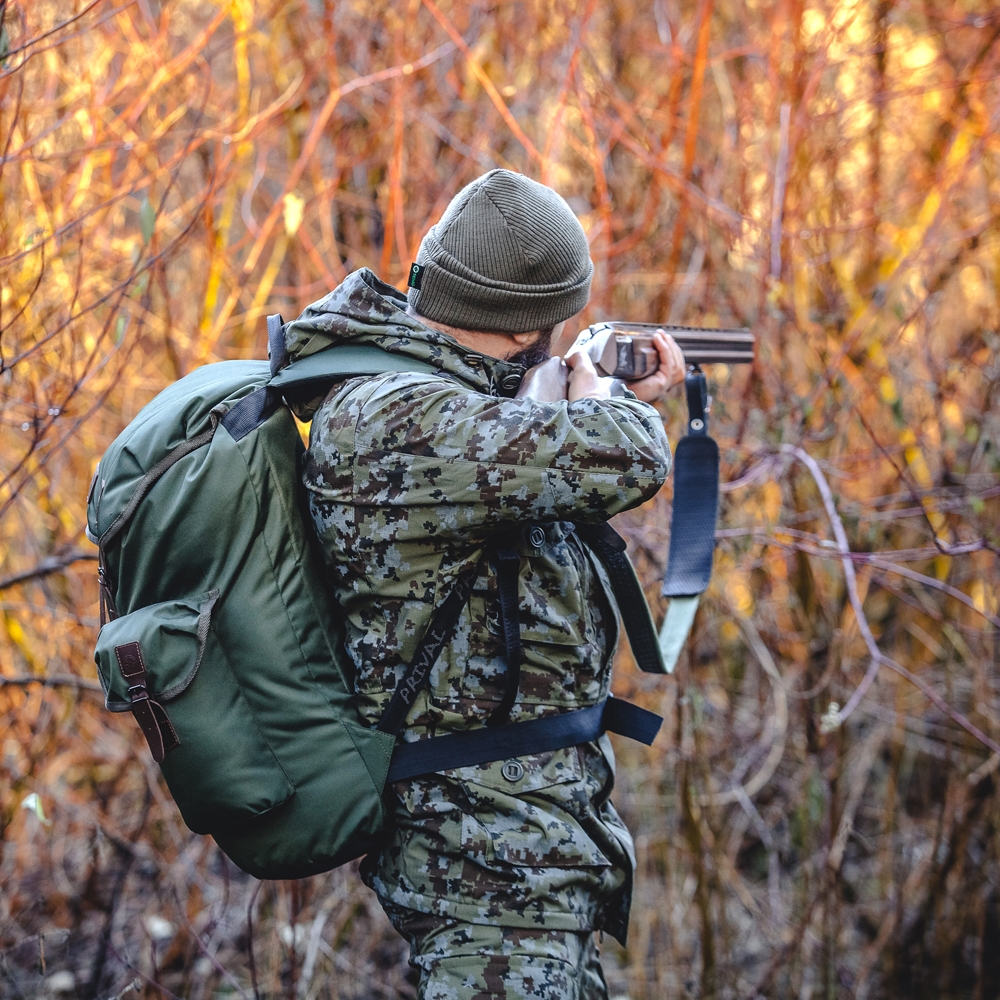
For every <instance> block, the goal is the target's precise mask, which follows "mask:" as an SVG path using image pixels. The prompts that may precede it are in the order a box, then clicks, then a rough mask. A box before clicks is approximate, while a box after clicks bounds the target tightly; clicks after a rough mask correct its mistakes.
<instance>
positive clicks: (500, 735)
mask: <svg viewBox="0 0 1000 1000" xmlns="http://www.w3.org/2000/svg"><path fill="white" fill-rule="evenodd" d="M662 722H663V719H661V718H660V716H658V715H657V714H656V713H655V712H648V711H646V709H644V708H640V707H639V706H638V705H633V704H632V703H631V702H628V701H621V700H620V699H619V698H607V699H605V700H604V701H602V702H599V703H598V704H597V705H592V706H591V707H590V708H580V709H577V710H576V711H573V712H564V713H563V714H561V715H550V716H548V717H547V718H544V719H532V720H531V721H529V722H508V723H506V724H505V725H502V726H491V727H489V728H484V729H471V730H469V731H468V732H465V733H452V734H451V735H448V736H435V737H434V738H433V739H426V740H417V741H416V742H415V743H400V744H399V745H398V746H397V747H396V749H395V752H394V753H393V755H392V763H391V764H390V765H389V775H388V778H387V779H386V780H387V781H404V780H406V779H407V778H416V777H419V776H420V775H422V774H431V773H433V772H434V771H445V770H450V769H451V768H453V767H471V766H472V765H474V764H487V763H489V762H490V761H494V760H506V759H508V758H510V757H525V756H527V755H528V754H533V753H545V752H547V751H549V750H561V749H563V747H572V746H576V745H577V744H579V743H590V742H592V741H593V740H596V739H597V738H598V737H599V736H600V735H601V733H604V732H609V733H618V734H619V735H621V736H628V737H629V738H630V739H633V740H638V741H639V742H640V743H645V744H646V745H647V746H649V745H650V744H652V742H653V740H654V739H655V738H656V734H657V732H659V729H660V725H661V724H662Z"/></svg>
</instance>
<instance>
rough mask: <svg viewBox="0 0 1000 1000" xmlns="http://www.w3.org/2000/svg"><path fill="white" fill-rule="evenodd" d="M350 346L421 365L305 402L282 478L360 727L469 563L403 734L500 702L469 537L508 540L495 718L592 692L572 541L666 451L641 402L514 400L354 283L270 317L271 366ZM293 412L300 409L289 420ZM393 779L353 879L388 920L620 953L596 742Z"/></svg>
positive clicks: (494, 630) (651, 475) (491, 373)
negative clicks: (492, 930) (571, 938)
mask: <svg viewBox="0 0 1000 1000" xmlns="http://www.w3.org/2000/svg"><path fill="white" fill-rule="evenodd" d="M345 341H353V342H355V343H368V344H374V345H376V346H378V347H380V348H382V349H383V350H386V351H389V352H393V353H396V354H399V355H403V356H406V357H411V358H416V359H419V360H420V361H423V362H427V363H430V364H431V365H432V366H433V367H434V368H435V369H436V370H437V373H436V374H426V373H422V374H417V373H404V374H392V375H380V376H375V377H371V376H368V377H364V378H354V379H350V380H348V381H346V382H344V383H342V384H340V385H338V386H336V387H335V388H334V390H333V391H332V392H331V393H330V394H329V395H328V396H327V398H326V399H325V400H324V401H322V404H321V405H319V408H318V409H317V410H316V412H315V415H314V417H313V420H312V427H311V430H310V445H309V451H308V455H307V461H306V467H305V471H304V481H305V485H306V488H307V491H308V496H309V505H310V511H311V514H312V519H313V523H314V526H315V528H316V530H317V532H318V534H319V538H320V541H321V544H322V549H323V552H324V556H325V559H326V561H327V566H328V569H329V573H330V577H331V581H332V584H333V588H334V590H335V593H336V596H337V599H338V601H339V603H340V605H341V606H342V608H343V609H344V611H345V613H346V620H347V649H348V652H349V654H350V656H351V657H352V659H353V661H354V664H355V666H356V668H357V681H356V684H357V694H358V704H359V708H360V710H361V713H362V715H363V716H364V717H365V719H366V720H367V721H368V722H369V723H370V724H372V725H374V724H375V723H376V722H377V721H378V719H379V717H380V715H381V713H382V711H383V709H384V708H385V705H386V704H387V702H388V700H389V698H390V697H391V694H392V692H393V690H394V689H395V687H396V684H397V683H398V681H399V679H400V677H401V676H402V673H403V670H404V665H405V664H406V663H407V662H408V661H409V659H410V658H411V657H412V655H413V653H414V651H415V649H416V647H417V644H418V643H419V640H420V638H421V636H422V635H423V633H424V631H425V630H426V628H427V626H428V624H429V622H430V619H431V616H432V614H433V611H434V609H435V607H436V606H437V605H438V604H440V602H441V601H442V600H443V599H444V597H445V596H446V595H447V593H448V592H449V591H450V589H451V587H452V586H453V585H454V582H455V580H456V578H457V577H458V576H459V575H460V574H461V573H462V572H463V570H465V569H466V568H467V567H470V568H471V567H472V566H475V565H476V564H477V563H478V564H479V565H480V569H479V572H478V577H477V580H476V582H475V585H474V587H473V591H472V595H471V597H470V600H469V602H468V605H467V607H466V608H465V611H464V613H463V614H462V616H461V617H460V619H459V622H458V626H457V628H456V631H455V635H454V638H453V640H452V641H451V643H450V644H449V645H448V646H447V647H446V648H445V650H444V651H443V652H442V654H441V655H440V657H439V658H438V660H437V662H436V663H435V665H434V667H433V669H432V672H431V677H430V685H429V688H428V689H427V690H426V691H424V692H423V693H422V694H421V695H420V696H418V698H417V701H416V702H415V704H414V706H413V708H412V709H411V711H410V714H409V716H408V721H407V727H408V728H407V729H406V731H405V732H404V734H403V735H404V738H406V739H410V740H412V739H419V738H423V737H433V736H434V735H436V734H437V733H439V732H443V731H449V730H457V729H463V728H468V727H470V726H479V725H481V724H482V723H483V721H484V720H485V718H486V717H487V716H488V715H489V713H490V712H491V711H492V710H493V709H494V708H495V707H496V705H497V704H498V702H499V701H500V699H501V698H502V696H503V691H504V679H505V678H504V674H505V663H504V646H503V641H502V633H501V627H500V621H499V607H498V605H499V601H498V597H497V586H496V579H495V576H494V573H493V570H492V568H491V567H490V565H489V561H488V560H482V559H481V556H482V554H483V549H484V546H485V545H487V544H488V543H489V542H490V540H491V539H492V538H493V537H494V536H495V535H496V534H497V533H498V532H501V531H514V532H517V533H518V549H519V552H520V555H521V557H522V558H521V567H520V576H519V587H518V591H519V592H518V598H519V609H518V610H519V618H520V625H521V641H522V646H523V659H522V665H521V675H520V683H519V686H518V696H517V701H516V702H515V704H514V708H513V711H512V712H511V721H513V722H518V721H524V720H526V719H529V718H532V717H536V716H542V715H547V714H552V713H556V712H563V711H566V710H568V709H572V708H579V707H585V706H588V705H592V704H595V703H596V702H598V701H600V700H601V699H602V698H604V697H605V696H606V695H607V693H608V688H609V684H610V673H611V662H612V658H613V655H614V650H615V646H616V643H617V640H618V619H617V614H616V609H615V607H614V601H613V597H612V594H611V589H610V585H609V582H608V579H607V577H606V574H605V572H604V569H603V567H602V566H601V565H600V563H599V562H598V561H597V560H596V558H594V557H592V556H591V554H590V552H589V550H588V549H586V548H585V547H584V546H583V545H582V544H581V542H580V541H579V539H578V538H577V536H576V535H575V534H574V533H573V531H572V528H573V522H581V523H582V522H600V521H604V520H607V519H608V518H610V517H611V516H613V515H614V514H616V513H618V512H619V511H622V510H626V509H628V508H630V507H634V506H636V505H637V504H639V503H641V502H642V501H643V500H645V499H647V498H648V497H650V496H652V495H653V494H654V493H655V492H656V491H657V490H658V489H659V487H660V486H661V484H662V483H663V481H664V479H665V478H666V476H667V473H668V471H669V463H670V453H669V448H668V445H667V441H666V437H665V435H664V432H663V425H662V422H661V420H660V417H659V415H658V414H657V412H656V410H655V409H653V408H652V407H651V406H648V405H647V404H645V403H642V402H639V401H638V400H637V399H635V398H634V397H632V396H631V394H628V395H626V396H625V397H620V398H615V399H610V400H594V399H583V400H579V401H577V402H573V403H569V402H566V401H562V402H556V403H540V402H534V401H530V400H518V399H514V398H513V396H514V393H516V391H517V388H518V386H519V384H520V380H521V376H522V375H523V369H521V368H519V367H518V366H516V365H513V364H510V363H508V362H503V361H498V360H495V359H492V358H488V357H483V356H479V355H475V354H473V353H472V352H470V351H469V350H467V349H465V348H463V347H461V346H460V345H459V344H457V343H456V342H455V341H454V340H453V339H452V338H450V337H448V336H447V335H445V334H443V333H440V332H438V331H435V330H433V329H430V328H428V327H426V326H424V325H423V324H422V323H421V322H420V321H419V320H418V319H417V318H415V317H413V316H409V315H407V313H406V312H405V298H404V297H403V296H402V295H400V293H399V292H397V291H396V289H394V288H391V287H390V286H388V285H384V284H383V283H382V282H380V281H379V280H378V279H377V278H376V277H375V276H374V275H373V274H372V273H371V272H370V271H358V272H355V273H354V274H352V275H350V276H349V277H348V279H347V280H346V281H345V282H344V283H343V284H341V285H340V286H339V287H338V288H337V289H335V290H334V291H333V292H331V293H330V294H329V295H328V296H326V298H324V299H322V300H321V301H319V302H317V303H315V304H314V305H312V306H310V307H309V308H308V309H306V311H305V312H304V313H303V315H302V316H301V317H300V318H299V319H298V320H296V321H295V322H293V323H290V324H288V325H287V327H286V342H287V345H288V348H289V351H290V353H291V355H292V356H293V357H302V356H305V355H307V354H312V353H315V352H316V351H319V350H322V349H324V348H326V347H329V346H331V345H333V344H337V343H343V342H345ZM303 415H304V416H309V413H305V414H303ZM519 763H520V766H521V767H522V769H523V772H522V774H521V777H519V778H518V779H517V780H512V779H511V778H510V777H509V776H507V775H505V774H503V773H502V767H503V762H502V761H498V762H496V763H494V764H488V765H483V766H481V767H466V768H460V769H455V770H453V771H446V772H443V773H441V774H438V775H430V776H427V777H426V778H422V779H418V780H414V781H404V782H397V783H396V786H395V792H396V805H395V824H394V827H393V830H392V832H391V836H390V839H389V841H388V842H387V843H386V844H385V845H384V846H383V848H382V850H381V851H380V852H378V853H377V854H375V855H371V856H369V859H368V860H367V862H366V867H365V877H366V881H367V882H368V883H369V885H371V886H372V887H373V888H375V890H376V891H377V893H378V895H379V898H380V900H381V902H382V904H383V906H384V907H385V908H386V911H387V912H388V913H389V914H390V917H391V918H392V919H393V920H394V922H395V923H397V924H398V926H399V928H400V929H401V930H402V929H404V927H405V926H406V924H407V922H408V921H409V920H410V918H409V917H408V916H407V914H413V913H418V914H427V915H433V916H434V917H435V918H447V919H456V920H460V921H467V922H469V923H471V924H474V925H475V924H480V925H485V924H493V925H498V926H511V927H531V928H539V927H541V928H546V929H552V930H594V929H598V928H605V929H607V930H608V931H609V932H610V933H612V934H615V935H616V936H617V937H618V938H619V940H622V941H624V935H625V928H626V926H627V921H628V907H629V899H630V893H631V872H632V868H633V857H632V855H633V851H632V843H631V838H630V837H629V834H628V831H627V830H626V829H625V827H624V824H622V822H621V820H620V819H619V818H618V815H617V813H616V812H615V810H614V808H613V806H612V805H611V802H610V800H609V796H610V793H611V788H612V786H613V783H614V774H613V772H614V761H613V754H612V752H611V746H610V741H609V740H608V738H607V737H606V736H605V737H602V738H601V740H600V741H599V742H598V743H597V744H586V745H584V746H582V747H570V748H567V749H565V750H559V751H555V752H552V753H547V754H538V755H535V756H534V757H523V758H520V761H519Z"/></svg>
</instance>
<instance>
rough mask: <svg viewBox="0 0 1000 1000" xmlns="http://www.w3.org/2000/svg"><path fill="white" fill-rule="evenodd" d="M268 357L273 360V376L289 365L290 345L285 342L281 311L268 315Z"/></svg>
mask: <svg viewBox="0 0 1000 1000" xmlns="http://www.w3.org/2000/svg"><path fill="white" fill-rule="evenodd" d="M267 357H268V360H269V361H270V362H271V378H274V376H275V375H277V374H278V372H280V371H281V369H282V368H287V367H288V346H287V345H286V344H285V321H284V320H283V319H282V318H281V313H275V314H274V315H273V316H268V317H267Z"/></svg>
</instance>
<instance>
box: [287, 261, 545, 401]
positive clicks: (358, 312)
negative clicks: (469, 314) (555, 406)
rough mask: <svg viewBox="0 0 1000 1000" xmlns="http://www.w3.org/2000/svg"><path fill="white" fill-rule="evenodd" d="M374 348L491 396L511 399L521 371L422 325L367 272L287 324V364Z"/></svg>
mask: <svg viewBox="0 0 1000 1000" xmlns="http://www.w3.org/2000/svg"><path fill="white" fill-rule="evenodd" d="M346 343H354V344H373V345H374V346H376V347H379V348H381V349H382V350H383V351H387V352H388V353H390V354H400V355H405V356H407V357H411V358H416V359H418V360H420V361H424V362H427V363H428V364H431V365H433V366H434V367H435V368H436V369H438V371H440V372H441V374H443V375H448V376H451V377H452V378H454V379H455V380H457V381H458V382H460V383H462V384H463V385H465V386H466V387H468V388H469V389H473V390H475V391H476V392H481V393H485V394H487V395H491V396H508V397H509V396H513V395H515V394H516V392H517V390H518V388H519V387H520V385H521V379H522V378H523V376H524V372H525V368H524V366H523V365H519V364H513V363H512V362H510V361H501V360H499V359H498V358H491V357H488V356H487V355H484V354H476V353H475V352H473V351H471V350H469V349H468V348H467V347H463V346H462V345H461V344H459V343H458V341H456V340H455V339H453V338H452V337H449V336H448V334H446V333H442V332H441V331H440V330H435V329H433V328H432V327H429V326H426V325H425V324H424V323H422V322H421V321H420V318H419V317H417V316H411V315H410V314H409V313H407V311H406V296H405V295H403V293H402V292H400V291H399V290H398V289H396V288H394V287H393V286H392V285H389V284H386V283H385V282H384V281H381V280H380V279H379V278H377V277H376V276H375V274H374V273H373V272H372V271H370V270H369V269H368V268H361V270H359V271H354V272H353V273H351V274H349V275H348V276H347V278H345V279H344V281H343V282H341V283H340V284H339V285H338V286H337V287H336V288H335V289H334V290H333V291H332V292H330V293H329V294H328V295H326V296H325V297H324V298H322V299H320V300H319V301H318V302H314V303H312V305H309V306H306V308H305V309H304V310H303V312H302V315H301V316H299V318H298V319H295V320H292V322H290V323H287V324H285V344H286V347H287V348H288V353H289V356H290V358H291V360H293V361H294V360H296V359H297V358H304V357H308V356H309V355H311V354H316V353H317V352H319V351H322V350H324V349H326V348H328V347H333V346H335V345H337V344H346Z"/></svg>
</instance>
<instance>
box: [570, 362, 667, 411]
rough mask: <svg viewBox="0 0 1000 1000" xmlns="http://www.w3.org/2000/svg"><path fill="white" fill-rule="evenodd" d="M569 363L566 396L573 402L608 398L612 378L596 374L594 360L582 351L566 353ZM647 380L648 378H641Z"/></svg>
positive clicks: (612, 381)
mask: <svg viewBox="0 0 1000 1000" xmlns="http://www.w3.org/2000/svg"><path fill="white" fill-rule="evenodd" d="M565 361H566V364H567V365H569V368H570V372H569V387H568V389H567V392H566V398H567V399H568V400H569V401H570V402H571V403H574V402H576V400H578V399H610V398H611V388H612V386H613V384H614V381H615V380H614V379H613V378H602V377H601V376H600V375H598V374H597V369H596V368H595V367H594V362H593V361H591V360H590V358H588V357H587V355H586V354H584V353H583V352H582V351H577V352H576V353H575V354H568V355H566V358H565ZM642 381H643V382H648V381H649V379H643V380H642Z"/></svg>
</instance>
